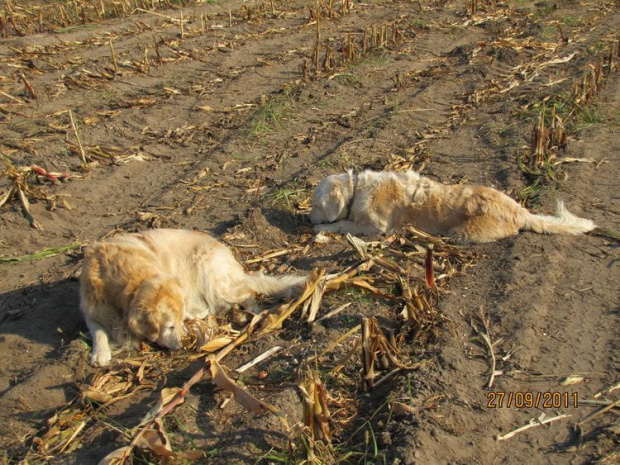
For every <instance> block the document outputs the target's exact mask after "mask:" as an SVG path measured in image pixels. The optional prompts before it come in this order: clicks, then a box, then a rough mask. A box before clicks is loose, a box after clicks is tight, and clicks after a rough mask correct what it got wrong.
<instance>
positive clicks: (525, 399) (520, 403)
mask: <svg viewBox="0 0 620 465" xmlns="http://www.w3.org/2000/svg"><path fill="white" fill-rule="evenodd" d="M571 407H572V408H577V407H579V394H578V393H577V392H570V393H569V392H555V391H543V392H533V391H491V392H488V393H487V408H554V409H556V408H571Z"/></svg>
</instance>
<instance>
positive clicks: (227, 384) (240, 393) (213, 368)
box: [209, 357, 278, 414]
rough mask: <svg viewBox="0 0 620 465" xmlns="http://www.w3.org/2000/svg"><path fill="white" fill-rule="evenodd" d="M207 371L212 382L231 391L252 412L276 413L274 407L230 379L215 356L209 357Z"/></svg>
mask: <svg viewBox="0 0 620 465" xmlns="http://www.w3.org/2000/svg"><path fill="white" fill-rule="evenodd" d="M209 372H210V373H211V376H212V378H213V382H214V383H215V385H216V386H217V387H219V388H220V389H225V390H227V391H230V392H232V393H233V394H234V395H235V400H236V401H237V402H239V403H240V404H241V405H243V406H244V407H245V408H247V409H248V410H249V411H251V412H254V413H265V412H271V413H276V414H277V413H278V411H277V410H276V408H275V407H272V406H271V405H269V404H267V403H266V402H263V401H262V400H258V399H257V398H256V397H254V396H253V395H252V394H250V393H249V392H248V391H246V390H245V389H243V388H242V387H241V386H239V385H238V384H237V383H235V382H234V381H233V380H232V379H230V378H229V377H228V375H227V374H226V372H225V371H224V369H223V368H222V366H221V365H220V364H219V363H218V362H217V360H216V359H215V357H210V358H209Z"/></svg>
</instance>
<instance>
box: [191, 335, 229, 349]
mask: <svg viewBox="0 0 620 465" xmlns="http://www.w3.org/2000/svg"><path fill="white" fill-rule="evenodd" d="M232 341H233V338H232V337H218V338H217V339H213V340H211V341H209V342H207V343H206V344H204V345H202V346H201V347H200V349H199V351H200V352H215V351H216V350H219V349H221V348H222V347H225V346H227V345H228V344H230V343H231V342H232Z"/></svg>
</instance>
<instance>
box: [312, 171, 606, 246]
mask: <svg viewBox="0 0 620 465" xmlns="http://www.w3.org/2000/svg"><path fill="white" fill-rule="evenodd" d="M310 221H311V222H312V224H314V225H315V226H314V231H315V232H319V231H325V232H339V233H346V232H348V233H351V234H367V235H374V234H381V233H389V232H393V231H395V230H397V229H399V228H401V227H403V226H413V227H415V228H418V229H420V230H422V231H425V232H427V233H429V234H432V235H441V236H445V237H450V238H454V239H455V240H457V241H458V242H461V243H476V242H491V241H495V240H498V239H503V238H505V237H509V236H513V235H515V234H518V233H519V231H534V232H537V233H539V234H564V235H578V234H583V233H585V232H588V231H591V230H592V229H594V228H595V227H596V226H595V225H594V223H593V222H592V221H590V220H587V219H584V218H578V217H576V216H575V215H573V214H571V213H569V212H568V211H567V210H566V209H565V208H564V205H563V203H562V202H558V204H557V211H556V213H555V216H549V215H540V214H533V213H530V212H529V211H528V210H527V209H525V208H523V207H522V206H521V205H519V204H518V203H517V202H516V201H514V200H513V199H511V198H510V197H508V196H507V195H505V194H502V193H501V192H499V191H498V190H496V189H493V188H490V187H484V186H470V185H456V186H447V185H444V184H441V183H438V182H435V181H433V180H431V179H429V178H426V177H423V176H420V174H419V173H417V172H415V171H404V172H398V173H393V172H375V171H364V172H362V173H360V174H358V175H357V176H356V175H354V174H353V172H352V171H351V170H349V171H348V172H347V173H343V174H336V175H333V176H328V177H327V178H325V179H323V180H322V181H321V182H319V184H318V185H317V186H316V188H315V190H314V194H313V196H312V211H311V212H310Z"/></svg>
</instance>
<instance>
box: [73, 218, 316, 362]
mask: <svg viewBox="0 0 620 465" xmlns="http://www.w3.org/2000/svg"><path fill="white" fill-rule="evenodd" d="M305 281H306V278H305V277H302V276H292V275H285V276H280V277H273V276H265V275H263V274H262V273H254V274H252V273H246V272H245V270H244V269H243V266H242V265H241V264H240V263H239V262H238V261H237V260H236V258H235V257H234V255H233V254H232V252H231V250H230V249H229V248H228V247H226V246H225V245H224V244H221V243H220V242H218V241H217V240H215V239H214V238H212V237H211V236H209V235H208V234H205V233H201V232H197V231H187V230H180V229H153V230H149V231H146V232H142V233H138V234H123V235H119V236H116V237H113V238H110V239H107V240H104V241H101V242H96V243H94V244H93V245H92V246H90V247H89V248H88V249H87V251H86V254H85V259H84V266H83V269H82V275H81V277H80V287H81V289H80V298H81V302H80V307H81V310H82V313H83V315H84V318H85V320H86V324H87V326H88V329H89V330H90V333H91V335H92V339H93V353H92V357H91V364H92V365H93V366H107V365H108V364H109V363H110V360H111V358H112V354H111V350H110V345H109V340H110V339H111V340H112V341H113V342H116V343H118V344H124V343H127V342H138V341H141V340H148V341H151V342H155V343H157V344H158V345H160V346H163V347H166V348H169V349H173V350H174V349H180V348H181V346H182V338H183V336H184V335H185V330H184V325H183V321H184V319H190V318H192V319H200V318H204V317H206V316H207V315H210V314H217V313H220V312H223V311H225V310H228V309H229V308H230V307H231V306H232V305H233V304H240V305H241V306H242V307H243V308H244V309H246V310H248V311H254V310H255V309H256V307H257V304H256V300H255V297H256V295H257V294H263V295H268V296H271V295H286V294H291V293H293V292H297V291H300V290H301V289H302V288H303V286H304V284H305Z"/></svg>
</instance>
